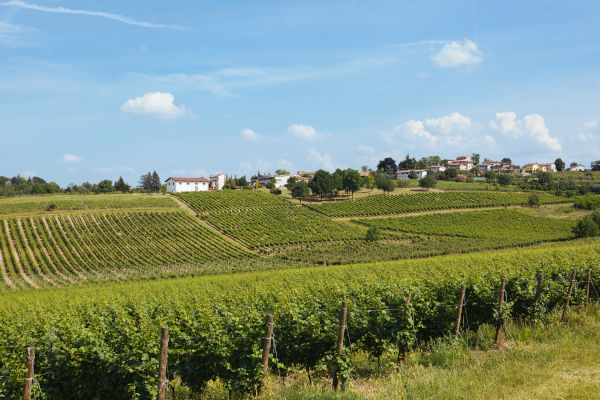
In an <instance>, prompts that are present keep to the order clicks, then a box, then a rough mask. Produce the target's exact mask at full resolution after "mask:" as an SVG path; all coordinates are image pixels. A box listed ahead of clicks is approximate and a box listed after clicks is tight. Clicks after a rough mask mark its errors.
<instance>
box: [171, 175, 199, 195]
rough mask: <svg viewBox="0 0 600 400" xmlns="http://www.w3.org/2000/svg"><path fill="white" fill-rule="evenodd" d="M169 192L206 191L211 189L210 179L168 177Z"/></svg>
mask: <svg viewBox="0 0 600 400" xmlns="http://www.w3.org/2000/svg"><path fill="white" fill-rule="evenodd" d="M165 183H166V184H167V193H182V192H205V191H207V190H209V181H208V179H206V178H175V177H170V178H168V179H167V180H166V181H165Z"/></svg>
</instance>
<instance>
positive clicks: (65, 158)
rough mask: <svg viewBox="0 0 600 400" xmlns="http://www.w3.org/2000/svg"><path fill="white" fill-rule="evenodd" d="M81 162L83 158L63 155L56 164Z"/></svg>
mask: <svg viewBox="0 0 600 400" xmlns="http://www.w3.org/2000/svg"><path fill="white" fill-rule="evenodd" d="M82 161H83V158H81V157H79V156H76V155H73V154H65V155H64V156H62V157H61V158H60V160H58V161H57V163H58V164H73V163H80V162H82Z"/></svg>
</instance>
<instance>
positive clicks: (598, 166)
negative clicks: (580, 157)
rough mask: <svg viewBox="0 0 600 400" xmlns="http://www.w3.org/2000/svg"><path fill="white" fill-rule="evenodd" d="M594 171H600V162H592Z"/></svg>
mask: <svg viewBox="0 0 600 400" xmlns="http://www.w3.org/2000/svg"><path fill="white" fill-rule="evenodd" d="M591 167H592V171H600V160H598V161H592V165H591Z"/></svg>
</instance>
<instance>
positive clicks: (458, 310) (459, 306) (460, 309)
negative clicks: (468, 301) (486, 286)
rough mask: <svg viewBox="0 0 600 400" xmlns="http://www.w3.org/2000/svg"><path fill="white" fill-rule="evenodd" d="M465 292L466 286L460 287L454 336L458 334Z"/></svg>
mask: <svg viewBox="0 0 600 400" xmlns="http://www.w3.org/2000/svg"><path fill="white" fill-rule="evenodd" d="M466 290H467V286H466V285H464V284H463V285H462V286H461V287H460V296H459V297H458V306H457V308H456V325H455V328H454V336H458V335H459V333H460V321H461V319H462V309H463V303H464V301H465V291H466Z"/></svg>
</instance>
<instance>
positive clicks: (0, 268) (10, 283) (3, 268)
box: [0, 251, 16, 289]
mask: <svg viewBox="0 0 600 400" xmlns="http://www.w3.org/2000/svg"><path fill="white" fill-rule="evenodd" d="M0 271H2V279H4V282H5V283H6V284H7V285H8V286H9V287H10V288H11V289H16V287H15V284H14V283H13V281H12V279H10V277H9V276H8V272H7V271H6V265H4V258H3V257H2V251H0Z"/></svg>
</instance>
